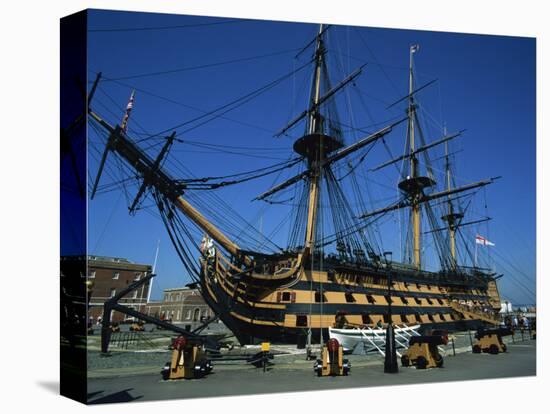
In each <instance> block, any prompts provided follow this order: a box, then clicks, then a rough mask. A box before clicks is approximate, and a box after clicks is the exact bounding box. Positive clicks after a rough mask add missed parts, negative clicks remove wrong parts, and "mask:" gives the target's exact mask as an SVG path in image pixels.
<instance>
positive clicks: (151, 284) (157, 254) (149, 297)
mask: <svg viewBox="0 0 550 414" xmlns="http://www.w3.org/2000/svg"><path fill="white" fill-rule="evenodd" d="M159 247H160V239H159V240H158V242H157V251H156V253H155V261H154V262H153V270H152V272H151V273H153V274H155V269H156V268H157V259H158V257H159ZM152 291H153V279H151V283H149V292H148V294H147V303H149V302H150V301H151V292H152Z"/></svg>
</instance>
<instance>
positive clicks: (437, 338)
mask: <svg viewBox="0 0 550 414" xmlns="http://www.w3.org/2000/svg"><path fill="white" fill-rule="evenodd" d="M447 342H448V337H447V334H446V333H443V332H438V334H437V335H433V334H432V335H421V336H413V337H412V338H411V339H410V340H409V348H408V349H407V350H406V351H405V352H404V353H403V355H402V356H401V365H403V366H404V367H408V366H411V365H414V366H416V368H417V369H426V368H435V367H437V368H441V367H443V356H442V355H441V354H440V353H439V349H438V346H439V345H447Z"/></svg>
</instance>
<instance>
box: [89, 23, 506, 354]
mask: <svg viewBox="0 0 550 414" xmlns="http://www.w3.org/2000/svg"><path fill="white" fill-rule="evenodd" d="M326 31H327V27H326V26H323V25H321V26H320V28H319V31H318V33H317V35H316V37H315V39H314V40H313V41H312V42H311V45H310V46H311V47H313V48H314V53H313V58H312V59H311V62H310V63H311V65H312V67H313V76H312V84H311V94H310V101H309V107H308V108H306V109H305V110H304V111H303V112H302V113H301V114H299V115H298V116H297V117H296V118H295V119H293V120H292V121H291V122H290V123H289V124H288V125H287V126H286V127H284V128H283V129H282V130H281V131H280V134H284V133H285V132H286V131H288V130H289V129H291V128H294V127H295V126H296V125H299V124H304V125H305V128H304V131H305V133H304V134H303V136H301V137H300V138H298V139H297V140H296V141H295V142H294V145H293V149H294V152H295V153H296V155H297V156H296V158H295V159H293V160H292V162H293V163H294V164H293V165H296V164H297V163H300V164H301V165H302V166H303V170H302V171H301V172H300V173H299V174H297V175H295V176H293V177H291V178H289V179H288V180H286V181H284V182H283V183H281V184H278V185H276V186H274V187H273V188H271V189H269V190H268V191H266V192H264V193H263V194H261V195H259V196H258V197H257V200H269V199H270V197H272V196H273V195H275V194H277V193H278V192H280V191H282V190H284V189H286V188H289V187H291V186H299V185H301V186H302V190H303V191H302V195H301V198H300V200H301V202H300V203H299V204H298V208H297V212H296V215H295V219H294V225H293V232H294V234H293V236H292V237H291V239H292V242H291V243H290V245H289V246H288V247H287V248H285V249H282V250H281V251H279V252H275V253H273V252H264V251H261V249H256V250H258V251H256V250H254V249H248V248H246V247H243V246H241V245H240V244H239V243H238V242H237V241H236V240H235V239H234V238H232V237H230V236H229V235H228V234H227V233H226V232H224V231H222V230H221V229H220V228H219V226H217V225H216V223H215V222H214V221H213V220H211V219H209V218H207V217H206V215H205V214H204V213H203V212H201V211H199V208H197V207H196V206H194V205H193V204H192V202H191V201H190V200H189V198H188V196H187V195H188V194H189V193H190V192H192V191H193V189H194V188H196V186H198V185H203V186H210V187H208V188H209V189H211V190H215V189H217V188H218V187H222V186H226V185H234V184H241V183H242V182H244V181H248V180H249V179H250V178H249V177H250V176H249V175H248V176H247V178H246V179H243V180H242V181H239V180H238V179H234V180H227V179H225V180H220V179H219V177H218V179H217V178H216V177H213V178H212V177H207V178H194V177H192V178H187V179H177V178H175V177H173V176H172V175H171V174H170V173H169V172H168V171H166V170H165V169H164V168H163V167H162V165H163V160H164V159H165V158H166V156H167V154H168V152H169V149H170V147H171V146H172V145H173V144H174V141H175V140H176V139H177V138H176V135H175V133H174V134H172V135H170V136H168V137H167V138H166V141H165V143H164V146H163V148H162V150H161V151H160V153H159V154H158V156H157V157H156V158H153V157H151V156H149V155H148V154H147V153H146V152H145V151H144V150H143V149H142V148H140V145H139V144H138V143H137V141H136V140H133V139H132V138H131V137H130V135H131V134H129V133H128V132H127V122H128V115H129V112H127V114H126V116H125V118H124V121H123V123H122V125H121V126H118V125H117V126H112V125H110V124H109V123H107V122H106V121H105V120H104V119H103V118H102V117H101V116H100V115H98V114H97V113H96V112H95V111H94V110H93V109H91V108H92V107H93V104H91V105H90V110H89V117H90V119H91V122H92V123H93V124H94V125H98V126H100V127H101V128H102V130H103V131H106V132H107V135H108V141H107V146H106V149H105V151H104V153H103V157H102V159H101V162H100V165H99V171H98V174H97V178H96V181H95V183H94V188H93V191H92V198H93V197H94V195H95V193H96V190H97V189H98V183H99V179H100V176H101V173H102V171H103V168H104V166H105V161H106V158H107V155H108V154H109V153H115V154H116V155H117V156H118V157H120V158H121V159H122V160H124V161H125V162H126V163H127V165H128V166H130V167H131V168H132V170H133V171H134V173H136V174H137V175H138V176H139V178H140V179H141V187H140V189H139V191H138V194H137V196H136V198H135V200H134V202H133V203H132V205H131V206H130V211H135V209H136V206H137V205H138V204H139V203H140V200H142V199H143V197H144V196H145V195H146V194H147V193H150V194H151V196H152V199H153V200H154V201H155V203H156V206H157V207H158V211H159V213H160V214H161V217H162V219H163V221H164V224H165V226H166V228H167V230H168V232H169V235H170V237H171V239H172V241H173V244H174V247H175V249H176V251H177V253H178V255H179V256H180V258H181V260H182V262H183V263H184V265H185V266H186V268H187V269H188V270H189V271H190V272H193V271H195V272H196V279H195V280H196V286H198V287H199V288H200V290H201V292H202V295H203V297H204V299H205V300H206V302H207V303H208V304H209V306H210V307H211V308H212V309H213V311H214V312H215V313H216V315H217V316H218V317H219V318H220V319H221V320H222V321H223V322H224V323H225V325H226V326H227V327H228V328H229V329H230V330H231V331H232V332H233V333H234V334H235V336H236V337H237V338H238V340H239V341H240V342H241V343H253V342H257V341H264V340H268V341H271V342H281V343H298V344H300V343H305V342H306V340H308V338H309V339H310V340H319V338H320V337H321V335H323V336H324V338H325V339H326V338H327V337H328V336H327V333H326V331H327V329H328V327H332V326H339V327H346V326H348V327H349V326H357V327H361V326H368V327H376V326H380V325H381V324H383V325H385V324H387V323H389V322H392V323H394V324H398V325H400V324H405V325H417V324H420V325H421V326H422V327H426V328H429V327H438V328H442V329H449V330H459V329H466V328H474V327H476V326H479V325H480V324H483V323H495V322H496V321H495V315H496V313H497V312H498V310H499V309H500V298H499V293H498V289H497V285H496V279H497V278H496V277H495V273H492V272H490V271H488V270H486V269H480V268H478V267H476V266H472V267H469V268H468V267H465V266H461V265H459V263H458V259H457V253H456V250H457V243H456V237H457V236H456V234H457V232H458V231H459V229H460V227H461V226H464V225H466V224H469V223H467V222H465V221H464V220H463V219H464V212H463V211H462V210H461V209H460V208H458V207H457V206H456V204H457V202H456V196H457V195H458V194H463V193H465V192H468V191H470V190H474V189H477V188H481V187H484V186H486V185H488V184H490V183H492V182H493V181H494V178H492V179H487V180H482V181H479V182H476V183H472V184H468V185H463V186H460V187H456V186H453V184H452V179H451V169H450V164H449V157H448V152H447V153H446V154H447V163H446V176H447V179H446V185H445V188H444V189H443V190H440V191H434V190H433V189H434V188H435V186H436V181H435V179H434V177H433V173H432V172H431V171H430V169H429V168H427V171H426V173H425V174H424V173H423V172H422V171H421V168H420V166H421V165H420V162H419V158H420V157H421V156H422V154H425V153H426V152H427V151H428V150H429V149H430V148H432V147H434V146H437V145H443V144H444V145H445V146H447V143H448V141H450V140H452V139H454V138H455V137H457V136H458V135H460V133H458V134H450V135H445V136H444V137H443V138H441V139H439V140H437V141H434V142H431V143H426V142H425V141H424V137H423V135H422V132H421V131H420V129H419V124H418V114H417V104H416V96H417V93H418V91H419V90H421V89H423V88H424V87H425V86H427V85H425V86H422V87H420V88H417V87H416V86H415V78H414V74H413V59H414V54H415V52H416V51H417V49H418V47H417V46H413V47H411V50H410V70H409V91H408V94H407V96H406V97H405V98H403V99H401V100H400V101H398V102H405V103H407V110H406V114H405V116H403V118H402V119H399V120H397V121H395V122H393V123H391V124H389V125H387V126H385V127H384V128H382V129H380V130H378V131H377V132H374V133H371V134H369V135H368V136H366V137H364V138H362V139H360V140H358V141H356V142H355V143H353V144H350V145H345V143H344V140H343V136H342V133H341V131H339V130H338V128H337V127H335V126H334V124H333V123H332V120H333V119H334V118H335V115H334V108H332V107H331V105H333V104H334V100H333V97H334V96H335V95H336V94H337V93H338V92H339V91H340V90H342V89H344V88H345V87H346V86H347V85H348V84H350V83H351V82H353V81H354V80H355V78H357V77H358V76H359V75H360V73H361V70H362V68H359V69H358V70H357V71H355V72H353V73H352V74H351V75H349V76H348V77H347V78H345V79H344V80H342V81H341V82H340V83H338V84H337V85H335V86H332V85H331V84H330V82H329V80H328V73H327V61H326V59H325V44H324V38H325V35H326ZM98 80H99V77H98V79H97V80H96V82H95V84H94V86H93V87H92V89H91V91H90V95H91V96H93V94H94V92H95V87H96V86H97V83H98ZM132 100H133V95H132ZM90 101H91V98H90ZM130 109H131V108H130ZM400 124H403V125H406V130H407V134H406V140H407V141H406V143H407V145H406V151H405V153H404V154H403V155H402V156H400V157H398V158H397V159H392V160H390V161H388V162H387V163H385V164H384V165H382V166H380V167H379V168H383V167H385V166H386V165H390V164H395V163H397V162H402V163H403V170H402V176H403V177H402V180H401V181H400V182H399V190H400V194H401V198H400V200H399V201H398V202H396V203H394V204H392V205H390V206H388V207H385V208H382V209H378V210H375V211H370V212H367V211H362V212H359V213H358V212H355V211H353V209H352V208H351V207H350V205H349V203H348V202H347V199H346V194H345V193H344V191H342V188H341V187H340V186H339V181H340V180H341V179H342V177H340V178H337V177H336V175H335V172H334V169H333V167H334V165H336V164H338V163H341V162H345V161H346V160H348V159H349V157H350V156H351V155H353V154H355V155H357V154H358V153H361V151H364V150H365V149H366V148H369V147H370V146H371V145H373V144H374V143H376V142H378V141H379V140H381V139H383V138H384V137H385V136H386V135H388V134H390V133H391V132H392V131H393V130H394V129H395V128H396V127H397V125H400ZM365 154H366V153H365ZM365 156H366V155H365ZM363 158H365V157H363ZM284 167H285V166H283V167H281V168H284ZM279 169H280V168H279V167H278V168H277V169H273V171H278V170H279ZM350 170H352V169H351V168H350ZM268 172H269V171H268ZM352 173H353V171H350V173H349V174H350V175H352ZM262 174H263V173H258V175H257V176H261V175H262ZM253 178H254V177H253ZM202 189H204V187H203V188H202ZM357 191H358V193H361V189H360V188H357ZM323 197H324V198H323ZM322 199H325V200H327V202H329V203H330V204H331V206H332V207H333V208H332V209H331V213H330V214H332V216H333V217H332V220H333V221H332V222H333V228H334V231H333V232H332V234H329V235H327V234H326V232H323V228H322V227H323V226H322V219H321V218H320V216H321V214H328V213H327V212H326V211H325V210H328V209H325V208H324V207H323V203H322V202H321V200H322ZM436 200H437V201H443V202H444V204H445V205H446V213H445V215H444V216H443V217H441V219H442V221H443V223H444V225H443V226H441V225H440V228H433V229H432V230H431V232H432V234H433V235H434V237H439V239H438V242H437V243H436V244H437V248H438V252H439V258H440V261H441V269H440V270H439V271H437V272H434V271H428V270H425V269H424V267H423V262H422V255H423V253H422V251H423V249H422V234H423V230H422V229H423V226H422V211H423V209H424V211H425V213H429V214H430V215H431V216H432V217H433V216H434V213H433V211H432V210H431V208H430V203H432V202H433V201H436ZM401 209H408V210H409V211H410V219H411V229H412V232H411V237H410V238H408V243H407V247H406V249H407V251H408V257H409V260H406V261H405V263H398V262H397V261H393V260H392V259H391V257H390V255H388V254H387V253H386V254H385V253H384V252H383V251H379V250H377V249H375V248H374V247H373V245H372V243H371V242H370V241H369V235H368V229H369V226H371V225H373V224H372V223H373V218H375V217H378V216H380V215H383V214H386V213H388V212H391V211H397V210H401ZM432 221H433V220H432ZM435 221H437V220H435ZM189 224H192V225H194V226H196V227H197V228H198V229H200V231H201V232H202V233H203V234H204V237H203V238H202V240H201V244H200V245H199V242H198V241H197V240H194V239H193V237H191V235H190V233H189V232H188V231H187V227H186V226H189ZM443 233H446V235H447V237H446V239H445V241H444V242H443V241H441V240H442V237H441V234H443ZM438 235H439V236H438ZM388 236H389V237H391V235H388ZM195 239H196V238H195ZM331 249H332V250H331ZM194 266H195V268H194V270H193V267H194ZM390 280H391V286H388V284H389V281H390ZM388 292H389V293H388ZM389 302H391V304H392V313H391V320H390V315H389V314H388V304H389ZM466 303H468V304H470V306H466V305H465V304H466ZM476 309H477V310H476ZM480 309H483V311H481V310H480Z"/></svg>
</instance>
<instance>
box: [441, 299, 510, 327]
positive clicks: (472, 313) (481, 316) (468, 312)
mask: <svg viewBox="0 0 550 414" xmlns="http://www.w3.org/2000/svg"><path fill="white" fill-rule="evenodd" d="M451 308H453V310H455V311H456V312H459V313H462V314H463V315H465V316H468V317H470V318H471V319H478V320H480V321H483V322H487V323H490V324H492V325H500V321H499V320H498V319H496V318H495V317H494V316H493V315H492V314H487V313H484V312H481V311H477V310H475V309H472V308H469V307H468V306H464V305H461V304H459V303H456V302H451Z"/></svg>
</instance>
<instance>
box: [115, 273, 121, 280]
mask: <svg viewBox="0 0 550 414" xmlns="http://www.w3.org/2000/svg"><path fill="white" fill-rule="evenodd" d="M119 277H120V273H119V272H114V273H113V280H118V278H119Z"/></svg>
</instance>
